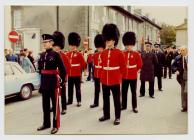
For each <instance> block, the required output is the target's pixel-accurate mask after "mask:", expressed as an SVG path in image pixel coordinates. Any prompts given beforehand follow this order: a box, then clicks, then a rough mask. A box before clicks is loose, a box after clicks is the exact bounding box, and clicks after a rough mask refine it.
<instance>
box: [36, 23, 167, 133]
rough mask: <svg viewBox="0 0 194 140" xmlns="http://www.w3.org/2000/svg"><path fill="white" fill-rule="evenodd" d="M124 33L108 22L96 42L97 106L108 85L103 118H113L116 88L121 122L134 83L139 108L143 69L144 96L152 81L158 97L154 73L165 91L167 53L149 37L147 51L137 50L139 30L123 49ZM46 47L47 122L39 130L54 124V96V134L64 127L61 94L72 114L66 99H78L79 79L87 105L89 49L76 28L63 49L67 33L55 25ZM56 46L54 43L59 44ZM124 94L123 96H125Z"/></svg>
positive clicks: (44, 87)
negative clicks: (82, 48) (83, 47)
mask: <svg viewBox="0 0 194 140" xmlns="http://www.w3.org/2000/svg"><path fill="white" fill-rule="evenodd" d="M119 38H120V33H119V29H118V27H117V26H116V25H115V24H105V25H104V27H103V30H102V34H98V35H96V37H95V39H94V44H95V47H96V49H97V52H96V53H95V54H94V56H93V59H94V60H93V62H94V64H93V66H94V87H95V89H94V103H93V104H92V105H90V107H91V108H94V107H97V106H99V93H100V89H101V86H102V95H103V116H102V117H101V118H99V121H100V122H102V121H106V120H108V119H110V94H111V93H112V95H113V101H114V108H115V120H114V125H118V124H120V117H121V110H126V109H127V94H128V87H129V85H130V89H131V94H132V110H133V112H134V113H138V109H137V93H136V90H137V78H138V73H139V70H140V69H141V71H140V80H141V87H140V97H143V96H145V82H146V81H148V82H149V96H150V97H151V98H154V77H155V76H157V78H158V89H159V90H160V91H162V78H161V77H162V75H163V72H162V71H163V70H162V69H163V66H164V64H163V62H164V59H165V55H164V53H162V52H161V51H160V50H159V47H160V44H155V47H156V49H155V51H154V52H153V50H152V43H151V42H149V41H147V42H145V51H143V52H142V53H141V54H140V53H139V52H137V51H134V50H133V48H134V46H135V44H136V36H135V33H134V32H126V33H125V34H124V35H123V38H122V42H123V44H124V46H125V47H126V50H125V51H121V50H120V49H117V44H118V41H119ZM42 39H43V45H44V49H45V51H44V52H43V53H42V54H41V56H40V60H39V68H38V69H39V73H40V74H41V85H40V89H39V92H40V93H42V107H43V124H42V126H40V127H39V128H38V129H37V130H38V131H40V130H44V129H47V128H50V127H51V123H50V99H51V101H52V112H53V129H52V130H51V134H55V133H57V132H58V129H59V127H60V109H59V96H61V106H62V109H61V114H62V115H63V114H66V109H67V107H66V105H70V104H72V103H73V88H74V85H75V89H76V99H77V106H78V107H80V106H81V73H82V70H83V69H85V68H86V62H85V60H84V57H83V55H82V54H81V53H80V52H79V51H78V47H79V46H80V42H81V38H80V35H79V34H78V33H76V32H71V33H70V34H69V35H68V43H69V48H70V51H69V52H67V53H64V52H62V49H63V48H64V45H65V37H64V35H63V34H62V33H61V32H59V31H55V32H54V33H53V35H50V34H43V35H42ZM53 48H54V49H53ZM66 81H68V100H67V102H66ZM121 96H122V102H121V101H120V97H121Z"/></svg>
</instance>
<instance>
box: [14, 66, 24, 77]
mask: <svg viewBox="0 0 194 140" xmlns="http://www.w3.org/2000/svg"><path fill="white" fill-rule="evenodd" d="M12 70H13V73H14V75H19V74H22V72H21V71H20V70H19V69H18V68H17V67H16V66H12Z"/></svg>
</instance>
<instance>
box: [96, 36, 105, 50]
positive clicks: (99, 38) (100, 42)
mask: <svg viewBox="0 0 194 140" xmlns="http://www.w3.org/2000/svg"><path fill="white" fill-rule="evenodd" d="M94 45H95V47H96V48H100V47H102V48H104V49H105V43H104V40H103V38H102V35H101V34H97V35H96V37H95V38H94Z"/></svg>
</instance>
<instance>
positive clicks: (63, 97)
mask: <svg viewBox="0 0 194 140" xmlns="http://www.w3.org/2000/svg"><path fill="white" fill-rule="evenodd" d="M66 102H67V101H66V85H65V84H64V85H63V86H62V88H61V108H62V109H64V110H66V109H67V105H66Z"/></svg>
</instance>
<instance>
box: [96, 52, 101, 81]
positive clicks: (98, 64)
mask: <svg viewBox="0 0 194 140" xmlns="http://www.w3.org/2000/svg"><path fill="white" fill-rule="evenodd" d="M101 54H102V53H100V52H98V53H95V54H94V77H95V78H100V77H101V72H102V58H101Z"/></svg>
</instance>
